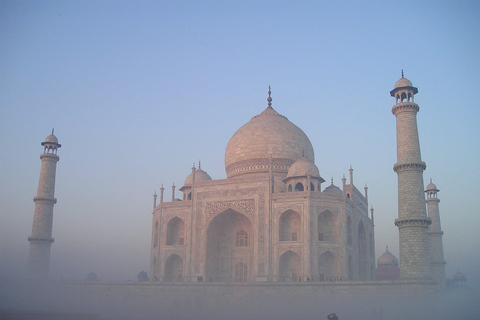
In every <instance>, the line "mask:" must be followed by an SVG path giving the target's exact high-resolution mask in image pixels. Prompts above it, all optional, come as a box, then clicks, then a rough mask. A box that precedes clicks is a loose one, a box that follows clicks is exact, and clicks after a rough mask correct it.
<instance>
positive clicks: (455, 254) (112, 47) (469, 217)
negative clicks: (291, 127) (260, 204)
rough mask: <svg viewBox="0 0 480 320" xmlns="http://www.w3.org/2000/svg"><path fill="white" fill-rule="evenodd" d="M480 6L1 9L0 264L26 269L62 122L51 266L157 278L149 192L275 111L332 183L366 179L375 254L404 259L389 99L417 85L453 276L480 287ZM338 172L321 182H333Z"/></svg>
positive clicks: (63, 4)
mask: <svg viewBox="0 0 480 320" xmlns="http://www.w3.org/2000/svg"><path fill="white" fill-rule="evenodd" d="M479 14H480V2H478V1H455V2H453V1H422V2H418V1H378V2H377V1H362V2H354V1H324V2H320V1H302V2H298V1H270V2H269V1H43V2H40V1H38V2H33V1H2V2H0V81H1V83H0V111H1V116H0V132H1V135H0V147H1V149H2V150H3V153H2V156H1V157H0V226H1V231H0V254H1V257H2V259H1V262H0V272H1V273H2V274H1V275H0V276H1V277H10V276H12V275H17V274H22V273H23V272H24V270H25V268H26V267H25V266H26V261H27V258H28V241H27V237H28V236H29V235H30V232H31V224H32V219H33V211H34V203H33V201H32V198H33V196H35V195H36V190H37V184H38V177H39V173H40V164H41V162H40V160H39V155H40V154H41V153H42V152H43V149H42V147H41V146H40V142H41V141H43V139H44V138H45V137H46V136H47V135H49V134H50V131H51V128H52V127H55V134H56V135H57V137H58V138H59V142H60V143H61V144H62V148H61V149H60V150H59V153H58V154H59V156H60V162H59V163H58V170H57V185H56V197H57V199H58V203H57V205H55V209H54V227H53V237H54V238H55V243H54V244H53V245H52V260H51V272H52V275H53V276H54V277H56V278H64V279H66V278H73V279H83V278H85V276H86V275H87V273H88V272H90V271H93V272H96V273H97V275H98V277H99V278H100V279H103V280H127V279H131V280H134V279H135V278H136V275H137V273H138V272H139V271H141V270H146V271H149V270H148V268H149V259H150V258H149V251H150V235H151V209H152V201H153V200H152V195H153V193H154V192H155V190H157V193H158V189H159V188H160V186H161V184H162V183H163V184H164V186H165V188H166V192H165V197H166V199H169V198H170V197H171V191H170V190H171V188H170V186H171V185H172V183H175V184H176V185H177V186H178V187H181V186H182V184H183V181H184V179H185V178H186V177H187V175H188V174H189V173H190V170H191V169H190V168H191V167H192V164H193V163H194V162H198V161H199V160H201V161H202V169H204V170H206V171H207V172H208V173H209V174H210V176H212V178H214V179H220V178H224V177H225V169H224V152H225V147H226V145H227V143H228V140H229V139H230V137H231V136H232V135H233V134H234V133H235V131H236V130H237V129H238V128H240V127H241V126H242V125H243V124H244V123H246V122H247V121H249V120H250V118H251V117H252V116H254V115H256V114H258V113H260V112H261V111H263V109H264V108H265V107H266V106H267V101H266V98H267V96H268V95H267V91H268V86H269V85H271V86H272V98H273V107H274V108H275V109H276V110H277V111H278V112H279V113H281V114H284V115H286V116H287V117H288V118H289V120H291V121H292V122H293V123H295V124H296V125H297V126H299V127H300V128H301V129H302V130H303V131H304V132H305V133H306V134H307V135H308V136H309V138H310V140H311V142H312V145H313V147H314V149H315V159H316V164H317V166H318V168H319V170H320V173H321V174H322V176H323V177H324V178H325V180H327V182H328V183H329V181H330V179H331V178H332V177H333V179H334V182H335V184H336V185H340V184H341V181H340V179H341V178H342V176H343V174H347V175H348V169H349V166H350V165H352V166H353V168H354V170H355V171H354V175H355V179H354V180H355V183H356V184H357V187H359V189H362V188H363V186H364V184H365V183H366V184H367V185H368V187H369V200H370V204H371V205H373V207H374V208H375V215H376V248H377V250H376V251H377V257H379V256H380V255H381V254H382V253H383V252H384V251H385V246H386V245H388V246H389V248H390V251H392V252H393V253H394V254H395V255H396V256H397V257H398V230H397V229H396V227H395V226H394V225H393V221H394V219H395V218H396V216H397V202H396V201H397V178H396V174H395V173H394V172H393V170H392V167H393V164H394V163H395V161H396V147H395V118H394V116H393V115H392V114H391V107H392V106H393V104H394V100H393V98H391V97H390V94H389V91H390V90H391V89H393V86H394V84H395V82H396V81H397V80H398V79H399V78H400V75H401V70H402V69H404V71H405V77H406V78H408V79H410V80H411V81H412V82H413V84H414V86H416V87H418V89H419V93H418V95H417V96H416V99H415V101H416V102H417V103H418V104H419V106H420V113H419V114H418V126H419V132H420V143H421V148H422V159H423V161H425V162H426V163H427V170H426V171H425V174H424V179H425V184H428V182H429V179H430V178H432V179H433V182H434V183H435V184H436V185H437V186H438V188H439V189H440V190H441V191H440V193H439V198H440V200H441V203H440V213H441V217H442V229H443V231H444V232H445V235H444V237H443V240H444V247H445V259H446V261H447V277H452V276H453V274H454V273H455V272H457V271H459V270H460V271H462V272H464V273H465V274H466V275H467V278H469V283H470V284H471V285H475V286H477V287H478V286H480V274H479V273H478V270H479V269H480V252H479V251H480V250H479V249H478V243H480V235H479V232H478V229H479V227H480V214H479V213H480V212H479V209H478V208H479V204H480V200H478V197H476V196H475V193H476V189H477V184H478V181H479V180H480V170H478V164H477V162H478V159H479V158H480V143H479V141H480V130H479V123H480V111H479V108H478V107H479V102H478V101H479V100H478V97H477V96H476V95H477V94H478V88H479V87H480V58H479V57H480V41H479V39H480V20H479V19H478V17H479ZM328 183H326V184H325V185H324V186H327V185H328Z"/></svg>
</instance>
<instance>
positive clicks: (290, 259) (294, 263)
mask: <svg viewBox="0 0 480 320" xmlns="http://www.w3.org/2000/svg"><path fill="white" fill-rule="evenodd" d="M278 269H279V270H278V275H279V280H280V281H298V279H299V278H300V277H301V270H302V260H301V259H300V256H299V255H298V254H297V253H295V252H293V251H291V250H288V251H287V252H285V253H284V254H282V256H281V257H280V259H279V263H278Z"/></svg>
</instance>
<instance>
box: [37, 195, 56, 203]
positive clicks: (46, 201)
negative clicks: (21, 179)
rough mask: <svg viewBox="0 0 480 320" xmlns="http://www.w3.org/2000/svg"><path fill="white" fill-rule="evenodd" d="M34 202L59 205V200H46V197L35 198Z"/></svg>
mask: <svg viewBox="0 0 480 320" xmlns="http://www.w3.org/2000/svg"><path fill="white" fill-rule="evenodd" d="M33 202H35V203H37V202H43V203H51V204H55V203H57V199H56V198H45V197H33Z"/></svg>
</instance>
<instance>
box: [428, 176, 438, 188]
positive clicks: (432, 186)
mask: <svg viewBox="0 0 480 320" xmlns="http://www.w3.org/2000/svg"><path fill="white" fill-rule="evenodd" d="M427 191H439V190H438V189H437V186H436V185H435V184H434V183H433V182H432V179H430V183H429V184H428V186H427Z"/></svg>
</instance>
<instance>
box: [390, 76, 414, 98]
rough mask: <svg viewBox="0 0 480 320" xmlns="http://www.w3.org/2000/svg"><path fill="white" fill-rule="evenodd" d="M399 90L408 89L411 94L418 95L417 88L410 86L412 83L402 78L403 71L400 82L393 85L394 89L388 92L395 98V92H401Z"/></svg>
mask: <svg viewBox="0 0 480 320" xmlns="http://www.w3.org/2000/svg"><path fill="white" fill-rule="evenodd" d="M401 89H408V90H411V91H413V94H417V93H418V88H415V87H414V86H413V84H412V81H410V80H408V79H407V78H405V77H404V76H403V70H402V77H401V78H400V80H398V81H397V82H396V83H395V87H394V88H393V90H392V91H390V95H391V96H392V97H394V96H395V92H397V91H399V90H401Z"/></svg>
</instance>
